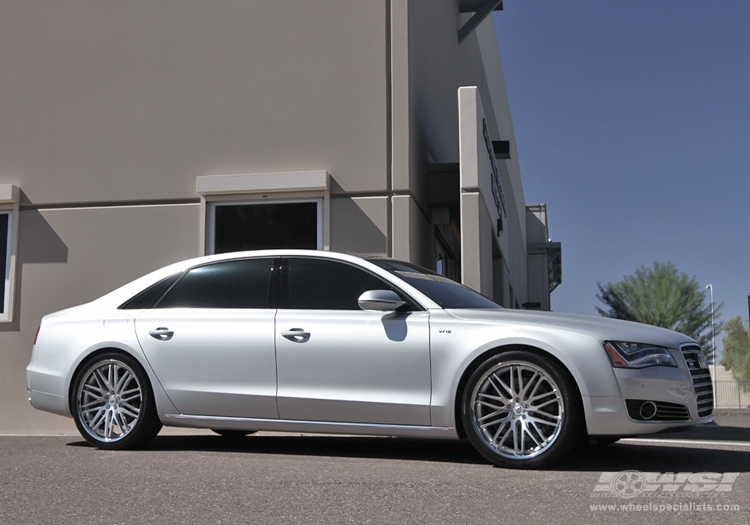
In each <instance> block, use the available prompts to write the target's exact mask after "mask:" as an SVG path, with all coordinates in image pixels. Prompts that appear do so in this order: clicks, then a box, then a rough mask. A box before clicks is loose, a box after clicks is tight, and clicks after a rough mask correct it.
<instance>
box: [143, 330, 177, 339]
mask: <svg viewBox="0 0 750 525" xmlns="http://www.w3.org/2000/svg"><path fill="white" fill-rule="evenodd" d="M148 335H150V336H151V337H153V338H154V339H158V340H159V341H169V340H170V339H172V336H173V335H174V332H173V331H172V330H170V329H169V328H166V327H164V326H160V327H159V328H157V329H156V330H150V331H149V332H148Z"/></svg>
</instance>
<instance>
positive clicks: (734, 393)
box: [714, 381, 750, 408]
mask: <svg viewBox="0 0 750 525" xmlns="http://www.w3.org/2000/svg"><path fill="white" fill-rule="evenodd" d="M714 397H715V399H716V408H748V407H750V381H714Z"/></svg>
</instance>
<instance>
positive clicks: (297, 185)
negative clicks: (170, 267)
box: [195, 171, 331, 255]
mask: <svg viewBox="0 0 750 525" xmlns="http://www.w3.org/2000/svg"><path fill="white" fill-rule="evenodd" d="M329 181H330V175H329V174H328V172H326V171H302V172H279V173H256V174H239V175H212V176H208V175H207V176H200V177H196V184H195V187H196V193H198V194H199V195H200V196H201V224H200V253H201V255H206V254H212V253H214V226H215V210H216V207H217V206H222V205H252V204H265V203H268V204H270V203H273V204H287V203H303V202H316V203H317V205H318V225H317V226H318V239H317V244H318V249H319V250H330V229H331V227H330V225H331V211H330V210H331V197H330V182H329Z"/></svg>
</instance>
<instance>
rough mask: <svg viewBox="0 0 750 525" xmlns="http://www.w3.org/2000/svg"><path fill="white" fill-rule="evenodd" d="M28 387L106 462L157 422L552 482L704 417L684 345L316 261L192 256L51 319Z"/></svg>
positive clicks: (339, 257)
mask: <svg viewBox="0 0 750 525" xmlns="http://www.w3.org/2000/svg"><path fill="white" fill-rule="evenodd" d="M27 385H28V394H29V399H30V401H31V404H32V405H33V406H34V407H35V408H38V409H40V410H45V411H48V412H53V413H55V414H60V415H62V416H67V417H72V418H73V419H74V420H75V423H76V425H77V427H78V429H79V431H80V432H81V435H82V436H83V437H84V438H85V439H86V440H87V441H88V442H89V443H91V444H92V445H94V446H97V447H99V448H103V449H125V448H133V447H137V446H140V445H143V444H145V443H147V442H148V441H150V440H151V439H153V438H154V436H156V434H157V433H158V432H159V430H160V429H161V427H162V425H168V426H179V427H193V428H205V429H212V430H214V431H215V432H217V433H219V434H222V435H225V436H242V435H246V434H251V433H252V432H255V431H259V430H266V431H269V430H270V431H291V432H324V433H344V434H367V435H385V436H412V437H423V438H447V439H460V438H468V439H469V440H470V441H471V443H472V444H473V445H474V447H476V449H477V450H478V451H479V452H480V453H481V454H482V455H483V456H484V457H485V458H487V459H488V460H489V461H490V462H492V463H494V464H495V465H499V466H502V467H510V468H541V467H544V466H547V465H550V464H551V463H553V462H555V461H557V460H559V459H561V458H562V457H564V456H565V455H566V454H567V453H569V452H570V451H571V449H572V448H573V447H574V446H575V445H576V443H577V442H579V441H580V440H582V439H588V440H589V441H591V442H599V443H603V444H606V443H609V442H613V441H615V440H617V439H618V438H620V437H623V436H635V435H640V434H648V433H655V432H660V431H666V430H674V429H680V428H689V427H693V426H695V425H699V424H703V423H708V422H710V421H711V420H712V419H713V415H712V411H713V392H712V388H711V380H710V376H709V373H708V367H707V365H706V361H705V358H704V356H703V353H702V352H701V349H700V348H699V346H698V345H697V343H696V342H695V341H694V340H692V339H690V338H689V337H687V336H685V335H682V334H679V333H676V332H672V331H669V330H665V329H661V328H655V327H652V326H646V325H642V324H637V323H630V322H624V321H615V320H611V319H603V318H596V317H587V316H580V315H567V314H557V313H549V312H530V311H522V310H509V309H504V308H501V307H500V306H499V305H497V304H495V303H494V302H492V301H491V300H489V299H487V298H486V297H484V296H482V295H479V294H478V293H476V292H474V291H472V290H470V289H469V288H466V287H464V286H462V285H460V284H457V283H456V282H454V281H451V280H449V279H446V278H444V277H441V276H439V275H437V274H435V273H432V272H430V271H428V270H425V269H423V268H420V267H417V266H414V265H412V264H409V263H405V262H401V261H396V260H391V259H377V258H373V259H361V258H358V257H354V256H350V255H344V254H339V253H333V252H322V251H306V250H277V251H255V252H236V253H230V254H223V255H213V256H207V257H200V258H197V259H191V260H187V261H183V262H180V263H176V264H172V265H170V266H167V267H165V268H162V269H160V270H157V271H155V272H153V273H150V274H148V275H146V276H145V277H142V278H140V279H137V280H135V281H133V282H131V283H130V284H127V285H125V286H122V287H121V288H118V289H117V290H115V291H113V292H111V293H109V294H107V295H105V296H103V297H101V298H99V299H96V300H94V301H92V302H90V303H87V304H84V305H81V306H76V307H74V308H69V309H67V310H63V311H60V312H56V313H53V314H50V315H47V316H45V317H44V318H43V319H42V322H41V326H40V328H39V331H38V333H37V337H36V339H35V341H34V349H33V353H32V357H31V362H30V363H29V366H28V368H27Z"/></svg>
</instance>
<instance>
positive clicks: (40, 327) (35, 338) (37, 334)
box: [34, 325, 42, 345]
mask: <svg viewBox="0 0 750 525" xmlns="http://www.w3.org/2000/svg"><path fill="white" fill-rule="evenodd" d="M41 329H42V325H39V328H37V329H36V335H35V336H34V344H35V345H36V340H37V339H39V330H41Z"/></svg>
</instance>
